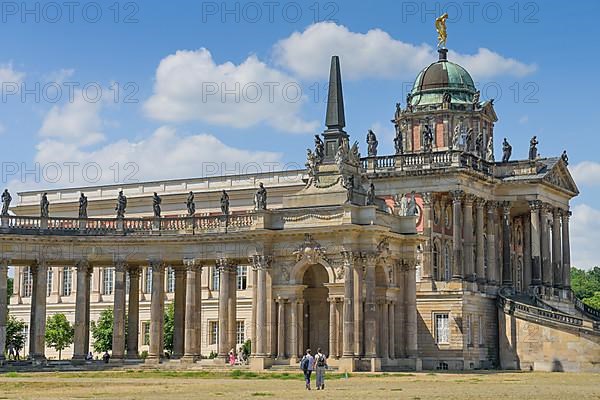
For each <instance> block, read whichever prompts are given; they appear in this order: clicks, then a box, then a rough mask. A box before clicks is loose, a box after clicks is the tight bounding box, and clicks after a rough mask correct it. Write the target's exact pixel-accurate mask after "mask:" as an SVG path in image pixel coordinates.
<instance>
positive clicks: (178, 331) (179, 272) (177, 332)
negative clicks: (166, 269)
mask: <svg viewBox="0 0 600 400" xmlns="http://www.w3.org/2000/svg"><path fill="white" fill-rule="evenodd" d="M173 268H175V296H174V300H175V305H174V321H173V322H174V327H173V358H181V357H183V354H184V349H183V343H184V338H185V303H186V299H185V297H186V296H185V292H186V284H185V278H186V271H185V270H184V269H183V268H180V267H173Z"/></svg>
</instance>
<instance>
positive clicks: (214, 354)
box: [208, 350, 218, 360]
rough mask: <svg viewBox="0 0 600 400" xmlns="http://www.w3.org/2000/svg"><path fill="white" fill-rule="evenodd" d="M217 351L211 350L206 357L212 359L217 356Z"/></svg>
mask: <svg viewBox="0 0 600 400" xmlns="http://www.w3.org/2000/svg"><path fill="white" fill-rule="evenodd" d="M217 356H218V353H217V352H216V351H213V350H211V352H210V354H209V355H208V358H209V359H211V360H213V359H215V358H217Z"/></svg>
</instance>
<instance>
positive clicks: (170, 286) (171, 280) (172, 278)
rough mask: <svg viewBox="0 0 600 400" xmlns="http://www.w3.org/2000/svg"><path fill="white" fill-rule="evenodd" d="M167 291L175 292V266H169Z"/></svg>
mask: <svg viewBox="0 0 600 400" xmlns="http://www.w3.org/2000/svg"><path fill="white" fill-rule="evenodd" d="M167 293H175V268H173V267H171V266H169V267H168V268H167Z"/></svg>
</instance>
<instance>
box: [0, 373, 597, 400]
mask: <svg viewBox="0 0 600 400" xmlns="http://www.w3.org/2000/svg"><path fill="white" fill-rule="evenodd" d="M325 386H326V390H325V391H323V392H317V391H315V390H314V382H313V391H312V393H311V396H315V397H316V398H320V399H344V400H350V399H360V400H366V399H376V400H380V399H422V400H425V399H444V400H449V399H468V398H469V399H494V400H504V399H520V400H525V399H527V400H529V399H544V400H548V399H553V400H554V399H569V400H582V399H596V400H598V399H600V374H569V373H537V372H520V373H519V372H516V373H509V372H499V373H493V372H480V373H475V372H473V373H427V372H422V373H398V374H395V373H390V374H385V373H384V374H354V375H352V376H350V377H348V378H346V377H345V376H344V375H343V374H339V375H338V374H335V375H334V374H329V375H328V376H327V380H326V385H325ZM306 395H307V394H306V390H305V389H304V383H303V381H302V376H301V374H300V373H297V374H294V373H258V374H257V373H253V372H247V371H239V370H236V371H232V372H222V373H219V372H205V371H139V370H122V371H114V370H113V371H106V372H77V373H74V372H60V373H15V372H8V373H3V374H0V399H119V400H127V399H144V400H150V399H160V400H167V399H220V398H223V399H256V398H273V399H303V398H305V396H306Z"/></svg>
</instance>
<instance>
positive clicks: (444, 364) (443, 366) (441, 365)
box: [435, 361, 448, 371]
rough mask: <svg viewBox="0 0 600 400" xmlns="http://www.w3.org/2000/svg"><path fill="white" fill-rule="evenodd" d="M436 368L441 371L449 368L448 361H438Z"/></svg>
mask: <svg viewBox="0 0 600 400" xmlns="http://www.w3.org/2000/svg"><path fill="white" fill-rule="evenodd" d="M435 369H437V370H440V371H447V370H448V363H447V362H445V361H440V362H439V363H438V365H437V366H436V367H435Z"/></svg>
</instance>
